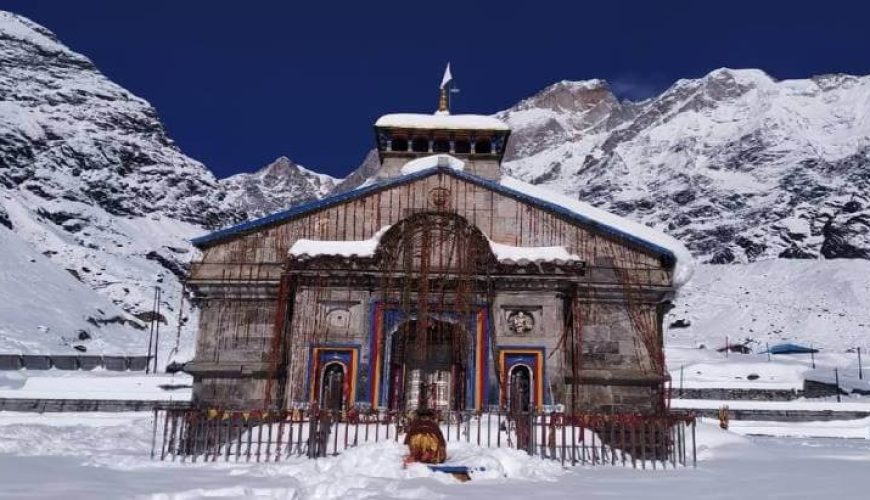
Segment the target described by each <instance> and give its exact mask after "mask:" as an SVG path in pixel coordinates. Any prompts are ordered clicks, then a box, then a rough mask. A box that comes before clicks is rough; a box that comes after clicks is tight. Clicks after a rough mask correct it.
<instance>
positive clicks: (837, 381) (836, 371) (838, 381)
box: [834, 368, 840, 403]
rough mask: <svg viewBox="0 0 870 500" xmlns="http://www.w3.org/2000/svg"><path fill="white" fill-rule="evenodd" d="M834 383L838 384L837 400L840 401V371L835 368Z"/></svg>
mask: <svg viewBox="0 0 870 500" xmlns="http://www.w3.org/2000/svg"><path fill="white" fill-rule="evenodd" d="M834 384H835V385H836V386H837V389H836V390H837V402H838V403H839V402H840V371H839V370H838V369H837V368H834Z"/></svg>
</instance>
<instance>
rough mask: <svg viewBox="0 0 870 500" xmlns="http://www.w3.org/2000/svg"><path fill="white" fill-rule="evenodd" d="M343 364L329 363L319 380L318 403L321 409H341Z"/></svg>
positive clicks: (343, 381) (342, 405)
mask: <svg viewBox="0 0 870 500" xmlns="http://www.w3.org/2000/svg"><path fill="white" fill-rule="evenodd" d="M344 379H345V376H344V365H342V364H341V363H329V364H328V365H326V366H325V367H324V368H323V375H322V377H321V380H320V405H321V408H323V409H328V410H335V411H341V410H342V409H343V408H344V403H345V401H344V399H345V390H344V386H345V380H344Z"/></svg>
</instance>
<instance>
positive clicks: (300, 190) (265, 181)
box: [220, 156, 338, 218]
mask: <svg viewBox="0 0 870 500" xmlns="http://www.w3.org/2000/svg"><path fill="white" fill-rule="evenodd" d="M337 182H338V179H335V178H334V177H330V176H328V175H325V174H318V173H316V172H312V171H311V170H308V169H307V168H305V167H303V166H301V165H298V164H296V163H294V162H293V160H291V159H289V158H287V157H286V156H281V157H279V158H278V159H276V160H275V161H273V162H272V163H270V164H269V165H266V166H265V167H263V168H262V169H260V170H258V171H256V172H254V173H250V174H249V173H242V174H236V175H233V176H231V177H227V178H226V179H222V180H221V181H220V183H221V185H222V186H223V187H224V189H225V190H226V192H227V196H226V199H225V200H224V206H225V207H228V208H229V209H231V210H232V211H234V212H235V213H238V214H245V215H246V218H254V217H262V216H263V215H266V214H269V213H272V212H276V211H278V210H282V209H285V208H287V207H288V206H291V205H295V204H297V203H303V202H306V201H311V200H314V199H317V198H322V197H323V196H325V195H327V194H329V193H330V192H331V191H332V190H333V189H334V188H335V186H336V183H337Z"/></svg>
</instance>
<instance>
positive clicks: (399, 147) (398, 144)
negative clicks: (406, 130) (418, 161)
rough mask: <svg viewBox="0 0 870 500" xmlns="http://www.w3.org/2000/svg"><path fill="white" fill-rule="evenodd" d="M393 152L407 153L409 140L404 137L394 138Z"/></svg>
mask: <svg viewBox="0 0 870 500" xmlns="http://www.w3.org/2000/svg"><path fill="white" fill-rule="evenodd" d="M390 150H391V151H407V150H408V139H405V138H404V137H393V141H392V147H391V148H390Z"/></svg>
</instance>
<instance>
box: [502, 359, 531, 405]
mask: <svg viewBox="0 0 870 500" xmlns="http://www.w3.org/2000/svg"><path fill="white" fill-rule="evenodd" d="M508 387H509V389H508V408H509V409H510V412H511V413H517V412H523V413H524V412H527V411H530V410H531V409H532V373H531V370H529V367H528V366H525V365H515V366H514V367H513V368H511V370H510V372H509V380H508Z"/></svg>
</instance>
